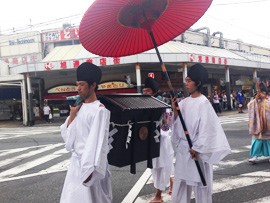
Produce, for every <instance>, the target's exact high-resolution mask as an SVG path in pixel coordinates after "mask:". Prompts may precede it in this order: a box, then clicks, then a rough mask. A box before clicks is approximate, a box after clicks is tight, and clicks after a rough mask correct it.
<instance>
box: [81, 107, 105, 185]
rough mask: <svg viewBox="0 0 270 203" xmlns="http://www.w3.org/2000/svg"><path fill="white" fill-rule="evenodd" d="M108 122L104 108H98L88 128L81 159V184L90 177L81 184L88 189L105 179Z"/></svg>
mask: <svg viewBox="0 0 270 203" xmlns="http://www.w3.org/2000/svg"><path fill="white" fill-rule="evenodd" d="M109 121H110V112H109V111H108V110H107V109H106V108H105V107H99V108H98V111H97V113H96V116H95V118H94V119H93V123H92V126H90V127H91V129H90V132H89V135H88V138H87V141H86V143H85V147H84V151H83V153H82V157H81V180H82V182H84V181H85V180H86V179H87V178H88V177H89V176H90V175H91V179H90V181H88V182H87V183H83V184H84V185H85V186H88V187H90V186H91V185H93V184H94V183H95V182H96V181H98V180H100V179H103V178H104V177H105V174H106V171H107V164H108V163H107V154H108V151H109V150H108V149H109V148H108V136H109V124H110V123H109Z"/></svg>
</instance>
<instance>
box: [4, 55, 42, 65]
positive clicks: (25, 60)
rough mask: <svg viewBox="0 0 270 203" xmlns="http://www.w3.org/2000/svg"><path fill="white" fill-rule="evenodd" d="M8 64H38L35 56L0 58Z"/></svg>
mask: <svg viewBox="0 0 270 203" xmlns="http://www.w3.org/2000/svg"><path fill="white" fill-rule="evenodd" d="M2 60H3V61H5V62H6V63H8V64H12V65H18V64H27V63H36V62H38V56H37V55H27V56H14V57H5V58H2Z"/></svg>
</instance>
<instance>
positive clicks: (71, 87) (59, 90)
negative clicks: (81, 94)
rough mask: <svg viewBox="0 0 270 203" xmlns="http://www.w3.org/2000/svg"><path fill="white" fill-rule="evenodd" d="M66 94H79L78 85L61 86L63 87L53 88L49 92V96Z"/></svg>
mask: <svg viewBox="0 0 270 203" xmlns="http://www.w3.org/2000/svg"><path fill="white" fill-rule="evenodd" d="M66 92H77V86H76V85H61V86H57V87H53V88H51V89H49V90H48V94H54V93H66Z"/></svg>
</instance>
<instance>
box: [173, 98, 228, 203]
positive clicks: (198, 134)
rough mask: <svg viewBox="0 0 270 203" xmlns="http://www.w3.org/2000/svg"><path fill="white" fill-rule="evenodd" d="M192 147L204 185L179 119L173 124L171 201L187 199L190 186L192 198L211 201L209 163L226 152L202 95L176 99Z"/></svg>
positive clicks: (178, 202)
mask: <svg viewBox="0 0 270 203" xmlns="http://www.w3.org/2000/svg"><path fill="white" fill-rule="evenodd" d="M179 107H180V111H181V113H182V116H183V119H184V121H185V123H186V127H187V130H188V132H189V135H190V139H191V141H192V144H193V147H192V149H193V150H195V151H197V152H198V156H199V157H198V159H199V163H200V165H201V169H202V171H203V173H204V178H205V180H206V184H207V186H203V185H202V183H201V179H200V176H199V173H198V170H197V168H196V165H195V162H194V160H193V159H192V158H191V155H190V153H189V146H188V142H187V139H186V136H185V134H184V131H183V127H182V125H181V122H180V119H179V118H178V117H177V119H176V121H175V122H174V125H173V134H172V136H173V137H172V140H173V142H176V143H177V146H176V163H175V176H174V186H173V192H172V199H173V202H174V203H188V202H190V197H191V192H192V190H193V191H194V193H195V198H196V202H200V203H211V202H212V181H213V166H212V165H213V164H217V163H219V162H220V161H221V160H222V159H223V158H224V157H225V156H227V155H228V154H229V153H230V151H231V150H230V146H229V143H228V140H227V138H226V135H225V133H224V131H223V129H222V126H221V124H220V122H219V118H218V117H217V115H216V113H215V111H214V109H213V107H212V106H211V104H210V102H209V101H208V100H207V98H206V97H205V96H204V95H201V96H199V97H196V98H191V97H187V98H186V99H184V100H182V101H181V102H180V103H179Z"/></svg>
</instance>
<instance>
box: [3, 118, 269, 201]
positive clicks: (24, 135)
mask: <svg viewBox="0 0 270 203" xmlns="http://www.w3.org/2000/svg"><path fill="white" fill-rule="evenodd" d="M236 116H238V115H236ZM236 116H234V117H235V118H230V117H228V116H225V117H224V118H221V120H222V119H223V127H224V130H225V132H226V135H227V137H228V140H229V143H230V145H231V148H232V150H233V153H232V154H231V155H229V156H227V157H226V158H225V159H224V160H223V161H222V163H221V164H220V165H218V166H215V167H214V169H215V170H214V194H213V202H217V203H219V202H221V203H223V202H224V203H228V202H235V203H240V202H252V201H254V202H259V199H260V198H262V197H267V198H268V197H269V196H270V192H269V191H270V190H269V188H270V175H269V174H270V173H269V169H270V167H269V166H270V163H269V162H268V159H267V160H266V159H264V160H261V162H260V163H259V164H255V165H250V164H249V163H248V162H247V159H248V158H249V154H248V152H249V146H250V141H251V138H250V136H249V135H248V131H247V122H246V120H241V119H240V118H236ZM233 119H235V120H237V122H235V123H233V122H230V121H231V120H233ZM0 141H1V142H0V202H1V203H22V202H27V203H54V202H59V199H60V195H61V190H62V186H63V183H64V178H65V174H66V166H67V163H68V158H69V156H70V154H69V153H67V152H65V151H64V150H63V142H62V139H61V137H60V133H59V129H58V127H57V126H47V125H40V126H38V127H11V128H0ZM145 170H146V163H145V162H142V163H139V164H137V170H136V172H137V173H136V174H135V175H132V174H130V172H129V171H130V169H129V167H124V168H117V167H111V172H112V178H113V180H112V187H113V196H114V200H113V202H114V203H120V202H122V200H123V199H124V198H125V197H126V196H127V194H128V193H129V192H130V190H131V189H132V188H133V187H134V185H135V184H136V183H137V181H138V180H139V179H140V178H141V177H142V175H143V174H144V172H145ZM133 189H134V188H133ZM137 192H138V198H137V199H136V202H148V200H149V199H151V197H152V196H153V194H154V192H155V189H154V188H153V184H151V183H150V184H149V183H147V184H145V185H143V187H142V188H141V189H140V190H139V191H137ZM268 200H269V199H267V200H265V202H267V201H268ZM132 201H133V200H132V199H130V202H132ZM166 202H170V201H169V200H168V201H166ZM262 202H264V201H262Z"/></svg>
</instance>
